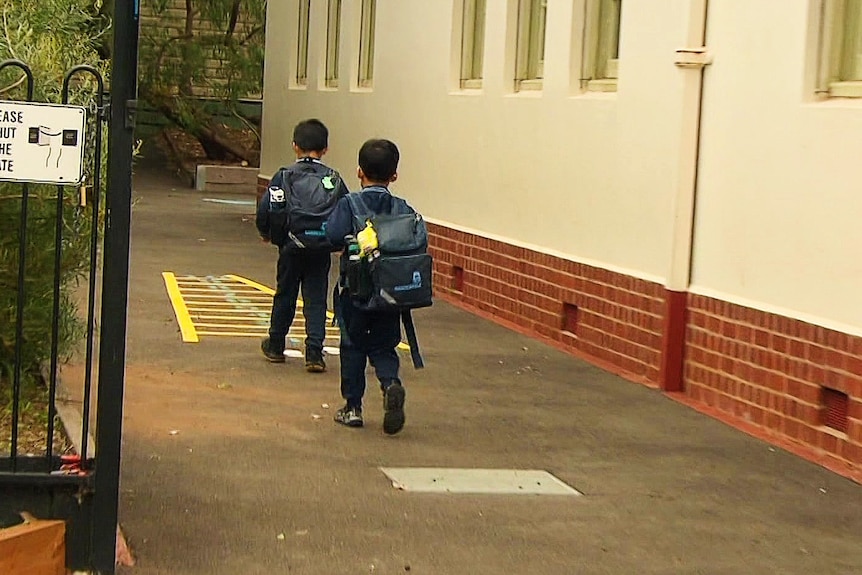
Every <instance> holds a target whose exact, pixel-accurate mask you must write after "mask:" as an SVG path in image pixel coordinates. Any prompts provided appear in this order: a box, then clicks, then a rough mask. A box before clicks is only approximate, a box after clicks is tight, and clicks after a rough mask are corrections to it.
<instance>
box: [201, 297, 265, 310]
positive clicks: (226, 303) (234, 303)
mask: <svg viewBox="0 0 862 575" xmlns="http://www.w3.org/2000/svg"><path fill="white" fill-rule="evenodd" d="M186 301H188V302H189V305H190V306H191V305H194V304H199V305H198V306H197V307H203V306H206V307H211V308H213V309H215V308H218V307H233V308H235V307H236V306H238V305H242V306H247V307H246V309H248V307H253V308H264V309H269V308H270V307H272V302H270V303H259V302H244V301H197V300H195V299H193V298H186Z"/></svg>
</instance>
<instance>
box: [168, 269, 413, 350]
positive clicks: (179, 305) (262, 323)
mask: <svg viewBox="0 0 862 575" xmlns="http://www.w3.org/2000/svg"><path fill="white" fill-rule="evenodd" d="M162 276H163V277H164V279H165V287H166V288H167V290H168V295H169V296H170V298H171V303H172V304H173V307H174V313H175V314H176V316H177V323H179V325H180V331H181V332H182V335H183V341H184V342H189V343H191V342H198V341H199V336H222V337H224V336H228V337H260V336H261V335H266V333H267V332H268V331H269V316H270V311H271V309H272V296H273V295H275V290H274V289H272V288H270V287H268V286H265V285H263V284H260V283H258V282H256V281H254V280H250V279H248V278H244V277H241V276H237V275H233V274H228V275H223V276H217V277H215V276H206V277H203V276H189V275H185V276H176V275H174V274H173V273H171V272H164V273H162ZM249 288H250V289H249ZM302 306H303V304H302V300H301V299H299V300H297V302H296V308H297V315H296V317H295V318H294V321H293V323H292V324H291V326H290V330H289V332H288V337H290V338H294V339H295V338H300V339H301V338H302V337H304V336H305V333H304V332H305V318H304V317H303V316H302V314H301V313H300V310H301V309H302ZM326 317H327V319H329V320H331V319H332V318H333V317H334V314H333V313H332V312H331V311H329V310H327V311H326ZM221 321H224V322H229V323H218V322H221ZM213 322H216V323H213ZM248 322H251V323H248ZM198 328H205V329H198ZM225 330H231V331H225ZM325 333H326V337H327V339H334V340H335V342H336V343H335V345H338V343H337V341H338V340H339V339H340V336H341V332H340V330H339V328H338V327H332V326H330V325H327V326H326V331H325ZM398 349H401V350H409V349H410V346H409V345H407V344H406V343H404V342H401V344H399V345H398Z"/></svg>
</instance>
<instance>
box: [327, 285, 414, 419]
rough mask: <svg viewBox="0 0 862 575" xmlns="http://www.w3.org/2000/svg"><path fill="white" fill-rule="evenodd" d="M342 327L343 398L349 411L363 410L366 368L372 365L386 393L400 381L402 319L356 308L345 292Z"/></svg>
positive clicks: (341, 312)
mask: <svg viewBox="0 0 862 575" xmlns="http://www.w3.org/2000/svg"><path fill="white" fill-rule="evenodd" d="M338 308H339V310H338V315H339V325H340V327H341V347H340V355H341V396H342V397H344V399H345V401H346V402H347V405H348V406H349V407H359V408H361V407H362V397H363V396H364V395H365V366H366V362H370V363H371V366H372V367H373V368H374V371H375V373H376V375H377V379H378V380H379V381H380V387H381V389H386V388H387V387H388V386H389V385H391V384H392V383H394V382H399V383H400V382H401V380H400V379H398V368H399V360H398V352H397V351H396V349H395V348H396V347H398V344H399V343H401V317H400V315H399V314H398V313H397V312H396V313H380V312H367V311H363V310H361V309H358V308H356V307H355V306H354V305H353V303H352V302H351V300H350V296H349V295H347V292H346V291H342V293H341V295H340V296H339V302H338Z"/></svg>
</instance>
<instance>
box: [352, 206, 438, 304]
mask: <svg viewBox="0 0 862 575" xmlns="http://www.w3.org/2000/svg"><path fill="white" fill-rule="evenodd" d="M347 200H348V202H349V203H350V208H351V211H352V212H353V228H354V235H355V234H357V233H358V232H359V231H361V230H363V229H364V228H365V227H366V225H367V224H368V223H369V222H370V224H371V226H372V227H373V228H374V231H375V232H376V234H377V249H376V250H374V252H373V253H372V256H371V257H364V258H362V260H361V262H360V264H361V265H359V266H354V270H356V271H357V272H358V273H354V274H353V277H354V279H353V281H350V280H351V278H350V277H348V284H349V285H348V289H350V293H351V295H352V296H353V297H354V301H355V302H356V303H357V304H358V305H359V307H360V308H361V309H365V310H368V311H403V310H411V309H416V308H422V307H428V306H430V305H431V304H432V299H431V264H432V260H431V255H430V254H428V230H427V228H426V227H425V220H424V219H423V218H422V216H421V215H420V214H418V213H417V212H416V211H415V210H413V208H411V207H410V206H409V205H408V204H407V202H405V201H404V200H403V199H401V198H396V197H394V196H393V197H392V206H391V208H390V211H389V213H386V214H375V213H374V212H372V211H371V210H369V209H368V207H367V206H366V205H365V202H364V201H363V200H362V196H361V195H360V194H359V193H355V194H348V195H347ZM349 275H350V274H349Z"/></svg>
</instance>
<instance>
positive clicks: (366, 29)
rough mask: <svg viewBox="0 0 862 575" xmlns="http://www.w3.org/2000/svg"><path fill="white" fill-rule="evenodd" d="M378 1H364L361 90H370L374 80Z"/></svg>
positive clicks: (360, 71) (361, 29) (360, 43)
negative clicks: (375, 22) (375, 27)
mask: <svg viewBox="0 0 862 575" xmlns="http://www.w3.org/2000/svg"><path fill="white" fill-rule="evenodd" d="M376 9H377V0H362V12H361V15H360V24H359V77H358V85H359V87H360V88H370V87H371V85H372V82H373V80H374V20H375V12H376Z"/></svg>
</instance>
